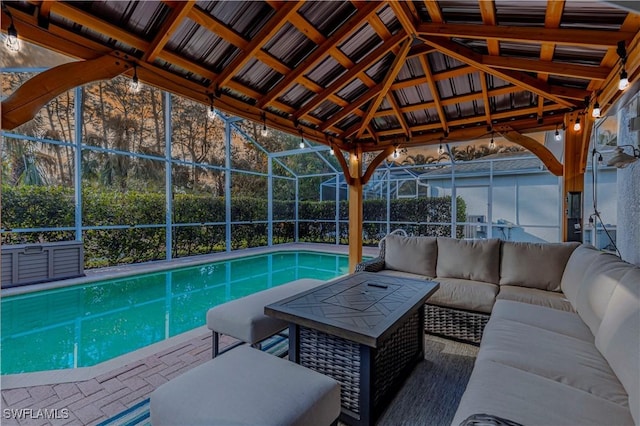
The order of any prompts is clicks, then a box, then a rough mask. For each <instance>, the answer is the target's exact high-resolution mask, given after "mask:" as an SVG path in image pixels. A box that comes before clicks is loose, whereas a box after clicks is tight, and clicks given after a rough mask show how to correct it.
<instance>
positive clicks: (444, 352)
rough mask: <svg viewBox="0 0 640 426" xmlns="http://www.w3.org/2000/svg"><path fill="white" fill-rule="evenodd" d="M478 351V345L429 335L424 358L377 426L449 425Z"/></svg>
mask: <svg viewBox="0 0 640 426" xmlns="http://www.w3.org/2000/svg"><path fill="white" fill-rule="evenodd" d="M477 354H478V347H476V346H473V345H469V344H465V343H458V342H454V341H451V340H447V339H442V338H439V337H435V336H427V337H426V345H425V361H424V362H421V363H420V364H418V365H417V366H416V367H415V368H414V370H413V372H412V373H411V376H409V378H408V379H407V381H406V382H405V383H404V386H403V387H402V388H401V389H400V391H399V392H398V394H397V395H396V397H395V398H394V400H393V401H392V402H391V404H389V407H388V408H387V410H386V411H385V412H384V413H383V414H382V416H381V417H380V419H379V420H378V422H377V425H379V426H397V425H429V426H431V425H434V426H438V425H447V426H448V425H450V424H451V421H452V420H453V416H454V414H455V412H456V408H457V407H458V404H459V403H460V398H462V394H463V393H464V390H465V388H466V386H467V382H468V381H469V377H470V376H471V370H473V363H474V362H475V360H476V355H477Z"/></svg>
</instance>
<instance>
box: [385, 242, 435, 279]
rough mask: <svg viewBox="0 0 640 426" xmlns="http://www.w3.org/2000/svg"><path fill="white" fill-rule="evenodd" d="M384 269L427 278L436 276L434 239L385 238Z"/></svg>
mask: <svg viewBox="0 0 640 426" xmlns="http://www.w3.org/2000/svg"><path fill="white" fill-rule="evenodd" d="M384 241H385V252H384V267H385V269H393V270H395V271H402V272H410V273H413V274H418V275H424V276H426V277H429V278H433V277H435V276H436V259H437V258H438V243H437V241H436V238H435V237H404V236H402V235H394V234H390V235H387V236H386V237H385V240H384Z"/></svg>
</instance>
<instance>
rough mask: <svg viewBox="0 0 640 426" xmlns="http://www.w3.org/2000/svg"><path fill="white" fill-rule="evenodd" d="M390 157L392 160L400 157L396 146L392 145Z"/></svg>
mask: <svg viewBox="0 0 640 426" xmlns="http://www.w3.org/2000/svg"><path fill="white" fill-rule="evenodd" d="M391 157H393V159H394V160H396V159H398V157H400V153H399V152H398V145H393V154H392V155H391Z"/></svg>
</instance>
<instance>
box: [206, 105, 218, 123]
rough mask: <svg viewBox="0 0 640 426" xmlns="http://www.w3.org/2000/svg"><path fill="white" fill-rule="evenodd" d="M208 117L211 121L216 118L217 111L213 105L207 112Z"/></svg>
mask: <svg viewBox="0 0 640 426" xmlns="http://www.w3.org/2000/svg"><path fill="white" fill-rule="evenodd" d="M207 117H208V118H210V119H211V120H213V119H214V118H216V109H215V108H214V107H213V105H211V106H210V107H209V109H208V110H207Z"/></svg>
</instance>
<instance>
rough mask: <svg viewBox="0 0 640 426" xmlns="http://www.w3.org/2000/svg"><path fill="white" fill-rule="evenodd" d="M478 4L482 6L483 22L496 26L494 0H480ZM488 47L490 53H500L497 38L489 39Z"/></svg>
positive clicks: (496, 54) (495, 54)
mask: <svg viewBox="0 0 640 426" xmlns="http://www.w3.org/2000/svg"><path fill="white" fill-rule="evenodd" d="M478 6H480V16H482V22H483V23H484V24H485V25H491V26H495V25H497V24H498V22H497V20H496V4H495V3H494V0H485V1H479V2H478ZM487 49H488V50H489V55H494V56H498V55H500V42H499V41H498V40H495V39H489V40H487Z"/></svg>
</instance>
